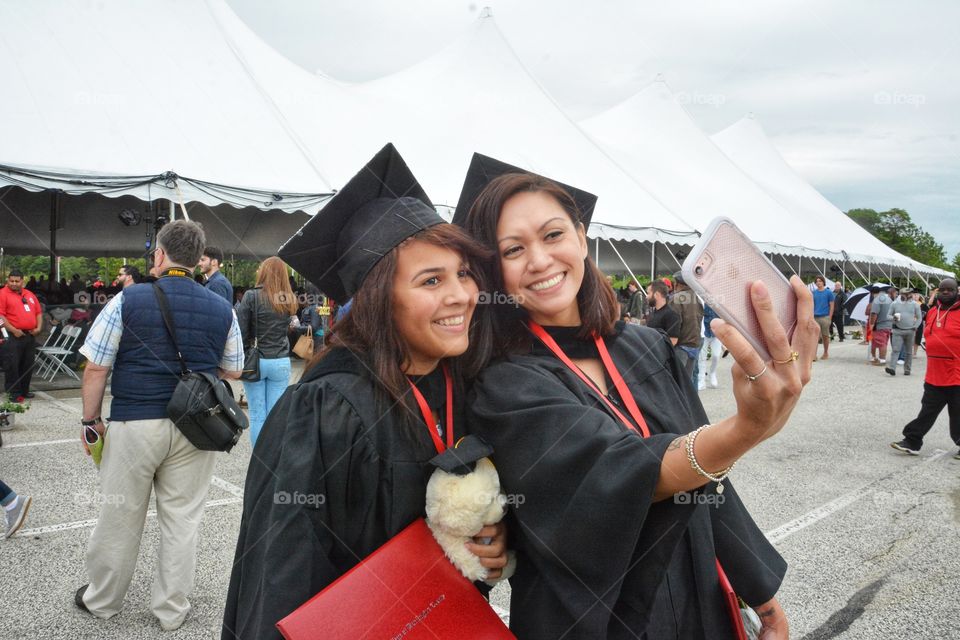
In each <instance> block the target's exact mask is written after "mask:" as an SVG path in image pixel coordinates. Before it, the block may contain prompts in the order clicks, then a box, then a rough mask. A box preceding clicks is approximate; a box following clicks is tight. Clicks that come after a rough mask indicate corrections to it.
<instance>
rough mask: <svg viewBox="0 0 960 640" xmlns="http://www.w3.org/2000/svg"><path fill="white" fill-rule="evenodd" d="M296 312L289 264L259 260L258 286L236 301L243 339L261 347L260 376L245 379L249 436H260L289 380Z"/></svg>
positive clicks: (247, 343) (253, 439)
mask: <svg viewBox="0 0 960 640" xmlns="http://www.w3.org/2000/svg"><path fill="white" fill-rule="evenodd" d="M296 313H297V300H296V296H294V294H293V290H292V289H291V288H290V280H289V279H288V278H287V265H286V264H285V263H284V262H283V260H281V259H280V258H278V257H276V256H271V257H269V258H267V259H266V260H264V261H263V262H262V263H261V264H260V268H259V269H258V270H257V286H256V287H254V288H253V289H250V290H249V291H247V292H246V293H244V294H243V299H242V300H241V301H240V304H239V305H237V320H238V321H239V323H240V333H241V334H242V335H243V342H244V344H245V345H247V346H249V345H251V344H252V343H253V341H254V340H256V344H257V348H258V349H259V350H260V379H259V380H258V381H256V382H248V381H246V380H244V381H243V389H244V393H245V394H246V396H247V406H248V408H249V411H250V440H251V442H252V443H253V444H254V445H255V444H257V436H259V435H260V429H261V427H263V422H264V420H266V419H267V414H268V413H270V409H272V408H273V405H274V404H276V402H277V400H278V399H279V398H280V396H281V395H282V394H283V392H284V390H285V389H286V388H287V385H288V384H289V382H290V356H289V353H290V342H289V341H288V339H287V328H288V327H289V326H290V317H291V316H295V315H296Z"/></svg>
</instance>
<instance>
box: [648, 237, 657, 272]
mask: <svg viewBox="0 0 960 640" xmlns="http://www.w3.org/2000/svg"><path fill="white" fill-rule="evenodd" d="M656 277H657V241H656V240H654V241H653V242H652V243H651V244H650V281H651V282H653V280H654V278H656Z"/></svg>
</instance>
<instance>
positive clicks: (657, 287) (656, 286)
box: [650, 280, 670, 300]
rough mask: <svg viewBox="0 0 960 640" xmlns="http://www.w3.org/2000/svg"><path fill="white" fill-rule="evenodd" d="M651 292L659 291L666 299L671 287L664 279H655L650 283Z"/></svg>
mask: <svg viewBox="0 0 960 640" xmlns="http://www.w3.org/2000/svg"><path fill="white" fill-rule="evenodd" d="M650 292H651V293H659V294H660V297H661V298H663V299H664V300H666V299H667V297H668V296H669V295H670V287H668V286H667V283H665V282H664V281H663V280H654V281H652V282H651V283H650ZM651 297H652V296H651Z"/></svg>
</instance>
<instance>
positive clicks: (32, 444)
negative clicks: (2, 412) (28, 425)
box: [0, 437, 80, 451]
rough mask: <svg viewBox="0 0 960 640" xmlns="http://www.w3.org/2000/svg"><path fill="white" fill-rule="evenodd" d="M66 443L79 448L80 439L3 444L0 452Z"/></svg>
mask: <svg viewBox="0 0 960 640" xmlns="http://www.w3.org/2000/svg"><path fill="white" fill-rule="evenodd" d="M66 442H72V443H74V444H75V445H77V446H80V438H79V437H78V438H67V439H66V440H38V441H37V442H21V443H19V444H5V445H3V446H2V447H0V451H3V450H4V449H16V448H18V447H39V446H42V445H45V444H64V443H66Z"/></svg>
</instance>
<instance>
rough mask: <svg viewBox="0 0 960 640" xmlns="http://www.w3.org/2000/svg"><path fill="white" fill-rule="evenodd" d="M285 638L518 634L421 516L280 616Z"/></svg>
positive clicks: (500, 637) (484, 638) (483, 638)
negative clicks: (456, 564)
mask: <svg viewBox="0 0 960 640" xmlns="http://www.w3.org/2000/svg"><path fill="white" fill-rule="evenodd" d="M277 628H278V629H279V630H280V633H281V634H283V637H284V638H286V639H287V640H315V639H320V638H324V639H329V640H337V639H340V638H343V639H344V640H359V639H361V638H363V639H366V640H381V639H382V640H401V639H402V640H417V639H420V638H424V639H426V638H429V639H430V640H436V639H437V638H476V639H478V640H507V639H515V636H514V635H513V634H512V633H510V630H509V629H507V627H506V625H504V624H503V622H502V621H501V620H500V618H499V616H497V614H496V613H495V612H494V610H493V609H491V608H490V605H489V604H488V603H487V601H486V600H485V599H484V598H483V596H482V595H480V592H479V591H477V588H476V587H475V586H473V584H472V583H471V582H470V581H469V580H467V579H466V578H464V577H463V575H462V574H461V573H460V572H459V571H458V570H457V568H456V567H454V566H453V564H451V563H450V561H449V560H447V557H446V556H445V555H444V554H443V549H441V548H440V545H439V544H437V541H436V540H435V539H434V538H433V534H432V533H430V529H429V528H428V527H427V523H426V521H424V520H423V519H422V518H421V519H419V520H417V521H416V522H414V523H413V524H411V525H410V526H408V527H407V528H406V529H404V530H403V531H401V532H400V533H398V534H397V535H396V536H394V537H393V538H391V539H390V540H389V541H388V542H387V543H386V544H384V545H383V546H382V547H380V548H379V549H377V550H376V551H374V552H373V553H371V554H370V555H369V556H368V557H367V558H366V559H364V560H363V561H362V562H361V563H360V564H358V565H357V566H356V567H354V568H353V569H351V570H350V571H348V572H347V573H345V574H344V575H342V576H341V577H340V578H338V579H337V580H335V581H334V582H333V583H331V584H330V585H329V586H328V587H327V588H325V589H324V590H323V591H321V592H320V593H318V594H317V595H315V596H314V597H312V598H311V599H310V600H308V601H307V602H306V603H304V604H303V605H301V606H300V607H299V608H298V609H297V610H296V611H294V612H293V613H291V614H290V615H288V616H287V617H286V618H284V619H283V620H281V621H280V622H278V623H277Z"/></svg>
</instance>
